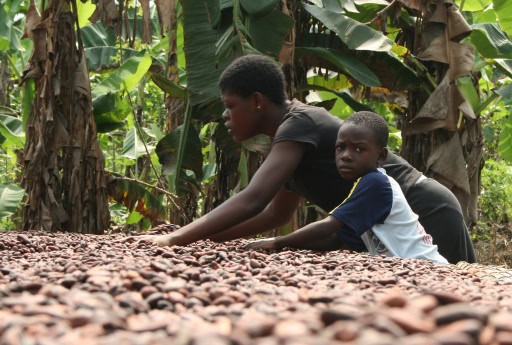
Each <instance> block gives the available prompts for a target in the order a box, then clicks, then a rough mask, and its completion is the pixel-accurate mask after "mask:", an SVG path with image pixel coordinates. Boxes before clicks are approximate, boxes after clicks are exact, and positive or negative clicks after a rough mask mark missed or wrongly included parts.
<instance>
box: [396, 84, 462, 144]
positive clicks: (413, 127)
mask: <svg viewBox="0 0 512 345" xmlns="http://www.w3.org/2000/svg"><path fill="white" fill-rule="evenodd" d="M449 89H450V85H449V84H448V77H447V76H445V78H444V79H443V81H442V82H441V84H439V86H438V87H437V89H435V90H434V92H432V94H431V95H430V97H429V98H428V99H427V101H426V102H425V104H424V105H423V107H422V108H421V110H420V111H419V112H418V114H417V115H416V117H415V118H414V119H413V120H412V121H411V122H410V123H408V124H407V126H406V129H405V134H406V135H413V134H419V133H425V132H429V131H432V130H434V129H437V128H446V127H447V119H448V118H449V116H448V112H449V99H448V94H449ZM452 127H453V126H452Z"/></svg>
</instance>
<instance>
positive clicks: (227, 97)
mask: <svg viewBox="0 0 512 345" xmlns="http://www.w3.org/2000/svg"><path fill="white" fill-rule="evenodd" d="M222 101H223V102H224V106H225V107H226V110H225V111H224V113H223V114H222V119H223V120H224V126H226V128H227V129H228V133H229V134H230V135H231V136H232V137H233V140H234V141H236V142H238V143H239V142H242V141H244V140H247V139H249V138H252V137H253V136H255V135H256V134H258V133H257V130H258V128H259V127H260V124H259V122H258V121H260V120H261V116H258V115H259V114H258V111H257V110H258V109H259V108H258V103H257V102H256V101H255V99H254V97H252V96H249V97H247V98H245V97H241V96H239V95H236V94H233V93H222Z"/></svg>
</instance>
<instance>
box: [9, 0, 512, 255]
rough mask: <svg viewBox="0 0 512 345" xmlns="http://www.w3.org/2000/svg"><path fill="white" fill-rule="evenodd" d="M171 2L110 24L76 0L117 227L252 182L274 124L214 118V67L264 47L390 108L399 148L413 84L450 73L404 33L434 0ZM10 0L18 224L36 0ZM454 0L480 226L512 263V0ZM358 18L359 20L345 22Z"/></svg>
mask: <svg viewBox="0 0 512 345" xmlns="http://www.w3.org/2000/svg"><path fill="white" fill-rule="evenodd" d="M171 3H172V4H173V10H174V11H175V13H174V15H175V17H172V18H174V19H173V20H172V21H171V22H166V21H162V20H161V18H159V13H158V12H159V11H158V8H157V6H156V5H155V3H154V2H150V1H140V2H138V1H133V0H130V1H123V4H125V16H124V17H123V18H122V19H119V22H118V23H117V24H115V25H108V23H106V22H105V21H97V22H95V23H91V21H90V20H89V18H90V16H91V14H93V13H94V11H95V10H96V4H94V3H93V2H91V1H90V0H89V1H86V2H84V3H82V2H80V1H79V2H77V19H78V23H79V26H80V29H79V30H80V33H81V38H82V42H83V47H84V51H85V57H86V62H87V66H88V69H89V77H90V81H91V86H92V105H93V109H94V117H95V123H96V126H97V129H98V132H99V135H98V140H99V145H100V148H101V150H102V152H103V155H104V157H105V162H106V163H105V169H106V171H107V172H108V174H109V176H110V180H109V181H110V182H109V185H108V186H109V188H108V193H109V207H110V214H111V227H110V229H109V231H121V230H124V231H125V230H128V229H132V230H133V229H136V230H145V229H148V228H150V227H151V226H152V225H155V224H158V223H159V222H162V221H171V222H173V223H186V222H187V221H190V220H191V219H192V218H194V217H197V216H200V215H202V214H204V213H205V212H207V211H208V210H210V209H212V208H213V207H215V206H216V205H218V204H219V203H221V202H222V201H223V200H225V199H226V198H227V197H229V195H230V194H232V193H235V192H236V191H239V190H241V189H243V188H244V187H245V186H246V185H247V183H248V180H249V178H250V176H251V174H252V173H253V172H254V170H255V169H256V168H257V166H258V164H259V162H261V159H262V158H263V156H264V152H265V151H266V150H267V149H268V138H263V137H262V138H256V139H255V140H253V141H252V142H247V143H244V144H243V145H241V146H239V145H235V144H234V143H232V142H231V141H230V140H229V137H228V136H227V133H226V132H225V130H224V128H223V126H219V125H218V124H219V118H220V115H221V113H222V110H223V109H222V104H221V103H220V102H219V91H218V88H217V84H216V82H217V78H218V75H219V74H220V71H221V70H222V69H223V68H224V67H225V66H226V65H227V63H229V61H231V59H232V58H233V57H235V56H239V55H242V54H248V53H259V54H267V55H270V56H272V57H274V58H276V59H278V60H280V61H285V62H286V61H288V62H290V61H291V62H292V63H291V65H292V66H294V67H295V69H289V70H288V69H287V70H286V72H287V76H288V77H289V78H290V80H293V81H294V83H290V84H293V85H292V87H291V88H290V90H289V93H290V95H291V96H296V97H300V98H302V99H304V100H305V101H307V102H309V103H312V104H317V105H320V106H324V107H326V108H327V109H329V110H330V112H331V113H332V114H333V115H334V116H339V117H341V118H345V117H347V116H349V115H350V114H351V113H352V112H353V111H354V110H359V109H373V110H374V111H376V112H378V113H379V114H381V115H383V116H384V117H385V118H386V119H387V121H388V123H389V125H390V129H391V132H392V140H391V142H390V146H391V148H392V149H393V150H394V151H396V152H400V151H402V150H403V147H404V140H403V136H402V133H403V129H404V116H406V115H405V114H407V113H408V111H410V110H408V109H407V108H408V104H411V101H410V99H411V97H413V96H414V94H413V93H411V92H412V91H411V90H418V89H422V90H423V89H425V90H427V91H425V90H423V91H422V92H423V96H418V97H417V98H418V99H421V98H422V97H423V98H425V97H426V96H425V95H429V94H430V93H431V92H432V91H433V88H434V87H436V86H437V83H438V82H440V80H436V78H439V77H440V76H436V74H435V73H437V72H436V71H439V66H435V65H436V64H435V63H429V62H425V61H420V60H418V59H417V57H416V56H415V55H414V49H413V47H411V46H408V45H407V40H405V39H404V38H403V37H404V36H405V35H406V34H407V35H410V32H411V30H412V32H420V29H424V28H423V27H420V26H419V24H418V23H421V20H420V19H419V18H420V15H419V14H418V10H417V8H420V7H421V6H424V5H425V4H426V3H429V4H430V3H431V2H427V1H412V0H411V1H400V4H399V6H397V5H396V4H397V3H398V2H393V3H391V2H386V1H382V0H372V1H338V0H335V1H326V0H324V1H321V0H315V1H306V2H299V1H287V2H281V1H277V0H275V1H274V0H265V1H260V2H257V3H256V2H251V1H243V0H240V1H238V0H234V1H227V0H222V1H218V0H217V1H206V0H205V1H182V2H181V3H178V2H176V3H175V2H174V1H172V2H171ZM0 4H1V6H0V17H2V18H6V19H5V20H4V21H2V23H0V73H1V75H0V78H1V80H2V83H1V89H0V149H1V151H0V171H1V175H0V176H1V177H0V228H2V229H6V230H9V229H19V228H21V224H22V221H21V205H22V204H23V202H24V200H25V199H24V197H25V193H24V191H23V189H22V188H21V179H20V176H21V173H22V166H23V153H22V152H23V147H24V144H25V129H26V123H27V119H28V117H29V115H30V110H31V106H32V104H33V99H34V97H35V96H36V95H35V86H34V81H33V79H31V78H30V77H28V78H27V75H26V74H25V73H26V71H27V69H26V68H27V64H28V63H29V61H30V59H31V54H32V51H33V42H32V40H31V39H29V38H26V37H24V36H26V34H27V32H26V28H25V26H26V22H27V21H29V18H30V16H31V15H30V4H29V3H26V2H24V1H22V0H13V1H9V0H2V1H0ZM283 4H288V7H286V6H284V7H283ZM456 5H457V6H458V7H459V9H460V11H461V13H462V15H463V16H464V18H465V20H466V21H467V23H468V24H469V25H470V26H471V29H472V31H471V33H470V35H469V36H468V37H466V38H464V39H463V41H462V42H463V43H467V44H470V45H472V46H473V47H474V48H475V49H476V52H477V53H476V54H475V61H474V66H473V68H472V75H471V76H470V77H469V79H466V81H468V80H469V82H466V84H464V83H462V81H463V80H462V79H461V82H460V83H459V90H461V92H462V93H463V95H464V97H465V99H466V100H468V101H469V103H470V104H471V107H472V108H473V110H474V112H475V113H476V114H477V116H478V118H479V120H480V121H481V122H480V123H481V129H482V133H483V162H484V164H482V165H483V166H482V167H481V168H482V173H481V185H480V187H481V188H480V193H479V208H478V211H479V220H478V222H476V223H475V224H473V227H472V236H473V238H474V240H475V242H476V244H477V247H478V248H481V250H479V257H480V259H481V261H482V260H483V261H484V262H489V263H500V264H507V263H510V262H511V254H510V253H511V248H510V245H509V242H510V239H511V238H512V234H511V230H510V229H511V227H510V220H511V216H512V213H511V212H512V204H511V201H510V198H509V195H510V192H511V191H512V172H511V171H512V170H511V169H512V168H511V165H510V162H511V161H512V122H511V121H512V119H511V117H510V107H511V99H512V60H511V59H512V43H511V41H510V35H511V34H512V21H511V20H510V19H509V18H512V7H511V5H510V4H509V3H507V2H506V1H505V0H462V1H457V2H456ZM40 6H41V3H40V2H36V3H35V8H40ZM143 9H144V10H143ZM287 11H288V14H291V15H292V16H293V18H294V20H292V19H291V18H290V17H289V16H288V15H287V14H286V13H287ZM350 26H354V27H355V28H356V29H357V30H359V31H358V32H359V33H358V34H357V35H347V34H346V32H347V28H348V27H350ZM184 29H185V30H184ZM291 29H294V31H293V32H294V33H295V37H291V36H292V35H291V34H290V32H291V31H290V30H291ZM162 34H163V35H162ZM324 38H326V40H327V41H322V39H324ZM297 42H299V43H300V45H297ZM333 42H334V43H333ZM290 44H292V46H291V47H290V46H289V45H290ZM294 45H295V46H294ZM286 54H288V56H287V55H286ZM379 64H383V65H385V66H387V67H388V69H389V71H387V72H389V73H390V75H392V76H399V77H400V78H398V77H397V78H398V79H395V82H394V86H391V85H387V84H386V83H389V80H391V79H388V78H385V77H388V75H385V74H383V72H382V71H380V72H379V71H377V69H376V66H378V65H379ZM284 66H285V68H286V67H287V65H286V64H285V65H284ZM301 69H302V70H301ZM384 76H385V77H384ZM21 81H23V83H21ZM429 83H430V85H429ZM397 85H398V86H397ZM414 85H415V86H414ZM429 87H430V88H431V89H430V90H428V88H429ZM414 97H416V96H414ZM421 101H422V102H424V99H421ZM402 153H403V152H402ZM312 210H313V208H312V207H311V206H309V205H304V208H303V209H302V212H301V213H300V214H299V215H298V216H297V219H296V220H295V224H290V225H289V226H287V227H285V228H283V229H279V231H281V232H284V231H290V229H292V230H293V228H296V227H297V225H298V224H300V223H301V222H304V221H306V220H308V219H311V218H312V217H315V216H316V215H315V213H314V212H312ZM489 248H491V250H489Z"/></svg>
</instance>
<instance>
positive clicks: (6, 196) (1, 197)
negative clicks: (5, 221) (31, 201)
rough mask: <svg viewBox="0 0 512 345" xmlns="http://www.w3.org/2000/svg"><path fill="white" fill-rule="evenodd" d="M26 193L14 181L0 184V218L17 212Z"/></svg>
mask: <svg viewBox="0 0 512 345" xmlns="http://www.w3.org/2000/svg"><path fill="white" fill-rule="evenodd" d="M24 195H25V191H24V190H23V188H21V187H19V186H18V185H16V184H14V183H6V184H0V219H2V218H4V217H8V216H10V215H12V214H13V213H14V212H16V210H17V209H18V207H19V205H20V203H21V200H22V199H23V196H24Z"/></svg>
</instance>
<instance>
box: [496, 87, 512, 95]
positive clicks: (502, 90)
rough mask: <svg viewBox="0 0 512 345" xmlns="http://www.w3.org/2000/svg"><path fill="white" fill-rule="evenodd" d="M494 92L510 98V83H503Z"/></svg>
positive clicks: (511, 93)
mask: <svg viewBox="0 0 512 345" xmlns="http://www.w3.org/2000/svg"><path fill="white" fill-rule="evenodd" d="M496 93H497V94H498V95H500V96H501V97H503V98H505V99H512V84H508V85H503V86H502V87H500V88H499V89H498V90H496Z"/></svg>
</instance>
